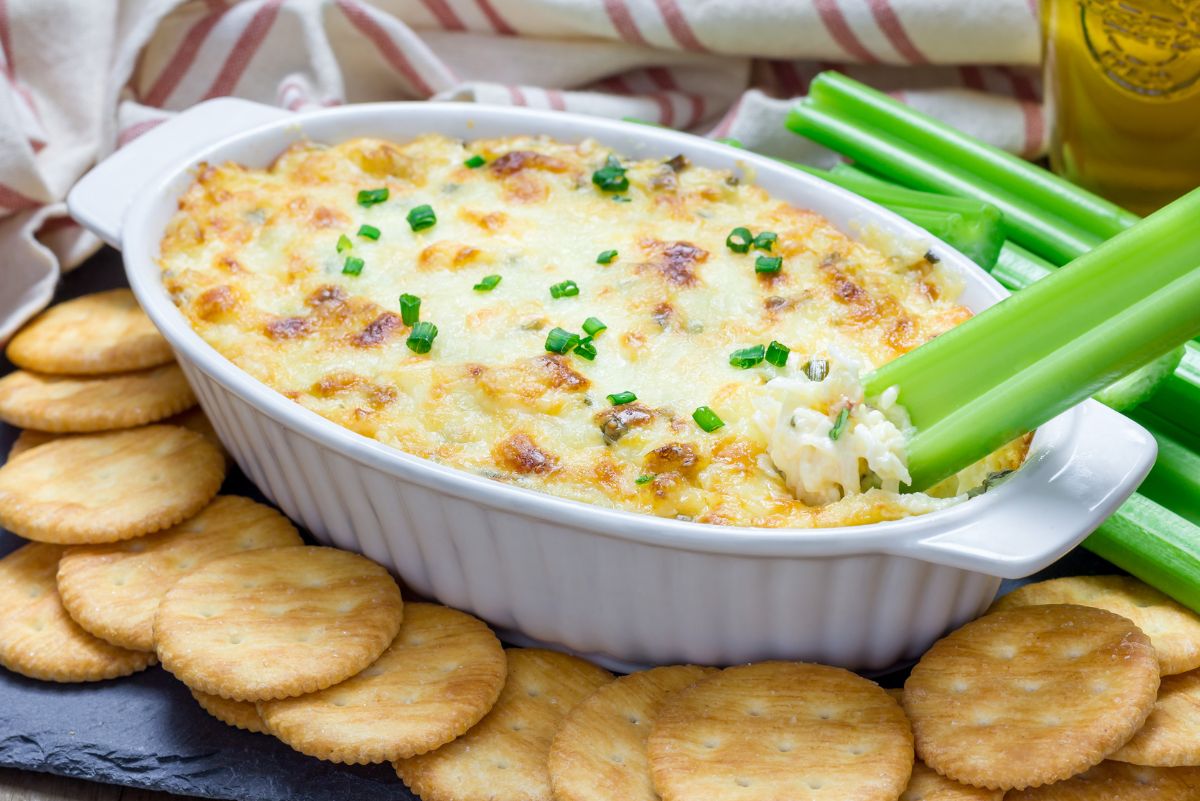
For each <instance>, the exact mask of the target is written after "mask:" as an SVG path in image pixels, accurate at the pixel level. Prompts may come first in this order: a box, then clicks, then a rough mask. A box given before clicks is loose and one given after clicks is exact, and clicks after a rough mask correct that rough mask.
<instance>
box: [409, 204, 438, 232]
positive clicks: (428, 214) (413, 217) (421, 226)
mask: <svg viewBox="0 0 1200 801" xmlns="http://www.w3.org/2000/svg"><path fill="white" fill-rule="evenodd" d="M406 219H407V220H408V224H409V227H411V228H412V229H413V230H414V231H424V230H425V229H426V228H432V227H433V226H434V224H435V223H436V222H437V215H436V214H434V213H433V207H432V206H430V205H429V204H428V203H426V204H423V205H421V206H416V207H414V208H412V209H411V210H409V212H408V217H407V218H406Z"/></svg>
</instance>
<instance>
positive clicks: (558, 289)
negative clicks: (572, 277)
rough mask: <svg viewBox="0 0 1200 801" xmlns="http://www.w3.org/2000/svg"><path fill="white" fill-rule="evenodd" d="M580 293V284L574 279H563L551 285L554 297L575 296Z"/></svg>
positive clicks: (551, 294) (551, 293) (551, 295)
mask: <svg viewBox="0 0 1200 801" xmlns="http://www.w3.org/2000/svg"><path fill="white" fill-rule="evenodd" d="M578 294H579V285H578V284H576V283H575V282H574V281H563V282H561V283H558V284H555V285H553V286H552V287H550V297H552V298H573V297H575V296H576V295H578Z"/></svg>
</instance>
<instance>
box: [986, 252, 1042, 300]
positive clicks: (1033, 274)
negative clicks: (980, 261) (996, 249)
mask: <svg viewBox="0 0 1200 801" xmlns="http://www.w3.org/2000/svg"><path fill="white" fill-rule="evenodd" d="M1056 269H1057V266H1056V265H1054V264H1051V263H1050V262H1048V261H1046V260H1045V259H1043V258H1042V257H1041V256H1038V255H1037V254H1036V253H1030V252H1029V251H1028V250H1026V249H1025V248H1023V247H1021V246H1020V245H1014V244H1013V243H1012V242H1005V243H1004V245H1003V247H1001V248H1000V255H999V256H998V257H997V258H996V266H995V267H993V268H992V277H993V278H995V279H996V280H997V281H999V282H1000V283H1001V284H1003V285H1004V288H1005V289H1009V290H1012V291H1013V292H1015V291H1017V290H1018V289H1025V288H1026V287H1027V286H1030V285H1031V284H1032V283H1033V282H1034V281H1040V280H1042V279H1043V278H1045V277H1046V276H1048V275H1050V274H1051V273H1053V272H1054V271H1055V270H1056Z"/></svg>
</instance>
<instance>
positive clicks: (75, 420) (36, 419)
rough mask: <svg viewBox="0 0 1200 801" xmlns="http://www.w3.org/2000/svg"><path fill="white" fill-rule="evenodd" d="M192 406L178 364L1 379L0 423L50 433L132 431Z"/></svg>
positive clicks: (20, 373)
mask: <svg viewBox="0 0 1200 801" xmlns="http://www.w3.org/2000/svg"><path fill="white" fill-rule="evenodd" d="M195 403H196V396H195V395H193V394H192V388H191V387H190V386H188V382H187V379H185V378H184V377H183V370H180V369H179V365H177V364H164V365H162V366H159V367H151V368H149V369H147V370H138V371H137V372H133V373H119V374H116V375H108V376H64V375H46V374H42V373H30V372H28V371H25V370H17V371H15V372H12V373H9V374H8V375H6V376H4V377H3V378H0V420H3V421H4V422H6V423H8V424H10V425H14V426H19V427H21V428H32V429H37V430H40V431H46V432H51V433H69V432H88V431H110V430H112V429H116V428H131V427H133V426H140V425H145V424H146V423H153V422H155V421H156V420H161V419H163V418H164V417H169V416H170V415H173V414H177V413H179V412H182V411H183V410H184V409H186V408H188V407H189V406H194V405H195Z"/></svg>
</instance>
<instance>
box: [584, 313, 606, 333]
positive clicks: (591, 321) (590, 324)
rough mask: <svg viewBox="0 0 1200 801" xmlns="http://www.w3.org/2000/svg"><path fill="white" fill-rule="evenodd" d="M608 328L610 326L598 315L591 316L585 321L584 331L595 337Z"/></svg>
mask: <svg viewBox="0 0 1200 801" xmlns="http://www.w3.org/2000/svg"><path fill="white" fill-rule="evenodd" d="M606 328H608V326H607V325H605V324H604V323H603V321H601V320H600V319H599V318H597V317H589V318H587V319H586V320H584V321H583V332H584V333H585V334H587V335H588V336H593V337H594V336H596V334H599V333H600V332H601V331H603V330H604V329H606Z"/></svg>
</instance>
